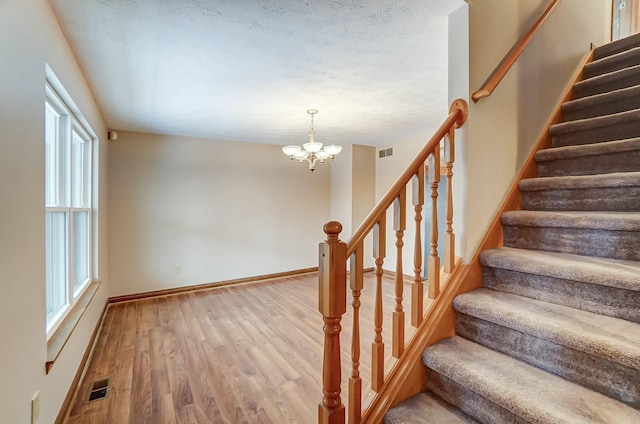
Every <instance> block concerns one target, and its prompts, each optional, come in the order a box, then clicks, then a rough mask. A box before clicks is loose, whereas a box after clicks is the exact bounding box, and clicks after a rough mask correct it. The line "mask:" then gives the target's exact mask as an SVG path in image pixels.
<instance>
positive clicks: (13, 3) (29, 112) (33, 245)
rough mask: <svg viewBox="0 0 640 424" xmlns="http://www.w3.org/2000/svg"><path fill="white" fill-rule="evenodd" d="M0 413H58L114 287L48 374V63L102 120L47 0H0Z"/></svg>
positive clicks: (45, 419)
mask: <svg viewBox="0 0 640 424" xmlns="http://www.w3.org/2000/svg"><path fill="white" fill-rule="evenodd" d="M0 58H1V59H0V60H1V64H0V198H2V199H3V200H2V206H1V207H0V211H1V212H0V234H1V235H2V236H1V242H0V266H1V269H2V271H3V275H2V280H1V281H0V334H2V343H0V376H2V377H1V379H0V421H1V422H3V423H12V424H13V423H16V424H18V423H29V422H31V421H30V420H31V418H30V416H31V405H30V401H31V397H32V396H33V395H34V393H35V392H36V390H39V391H40V402H41V403H40V408H41V412H40V420H39V421H38V422H39V423H41V424H42V423H52V422H53V421H54V420H55V418H56V416H57V414H58V411H59V408H60V406H61V404H62V402H63V400H64V397H65V396H66V394H67V392H68V390H69V386H70V384H71V381H72V379H73V377H74V375H75V372H76V370H77V369H78V365H79V362H80V360H81V357H82V355H83V354H84V352H85V349H86V347H87V344H88V341H89V338H90V335H91V332H92V331H93V329H94V328H95V325H96V322H97V318H98V316H99V315H100V312H101V311H102V308H103V306H104V304H105V301H106V295H107V291H108V287H107V286H108V277H107V273H106V267H104V266H101V267H100V270H101V274H100V275H99V278H101V279H102V280H103V284H102V286H101V288H100V290H99V291H98V293H97V295H96V297H95V298H94V300H93V301H92V303H91V304H90V306H89V308H88V310H87V311H86V313H85V315H84V316H83V317H82V319H81V320H80V322H79V324H78V326H77V327H76V329H75V331H74V333H73V336H72V337H71V338H70V339H69V341H68V343H67V345H66V346H65V348H64V349H63V350H62V353H61V356H60V357H59V358H58V360H57V361H56V363H55V365H54V366H53V369H52V370H51V372H50V373H49V375H45V361H46V346H47V340H46V334H45V285H44V281H45V268H44V262H45V260H44V230H45V229H44V99H45V90H44V85H45V63H49V65H50V66H51V68H52V69H53V71H54V72H55V73H56V74H57V76H58V77H59V78H60V80H61V81H62V83H63V84H64V86H65V88H66V89H67V91H68V92H69V94H70V95H71V97H72V98H73V99H74V101H75V103H76V104H77V105H78V107H79V108H80V110H81V111H82V112H83V114H84V115H85V117H86V118H87V120H88V122H89V123H90V125H91V126H92V127H93V129H94V131H96V133H97V134H98V136H100V137H102V136H105V135H106V127H105V125H104V122H103V120H102V118H101V114H100V111H99V110H98V107H97V106H96V104H95V102H94V99H93V98H92V94H91V92H90V90H89V88H88V86H87V84H86V83H85V81H84V77H83V75H82V72H81V71H80V68H79V66H78V64H77V63H76V61H75V58H74V56H73V54H72V52H71V50H70V48H69V46H68V45H67V43H66V41H65V39H64V37H63V35H62V33H61V31H60V29H59V27H58V25H57V22H56V20H55V17H54V15H53V12H52V11H51V9H50V7H49V5H48V3H47V2H46V1H45V0H1V1H0ZM99 149H100V155H101V160H100V176H101V178H102V181H101V185H100V193H99V194H100V197H99V199H98V200H99V204H100V206H101V207H102V208H103V210H102V211H101V214H100V223H99V226H100V246H99V247H100V254H99V258H98V260H99V262H100V264H106V263H107V261H108V258H107V249H106V245H107V239H106V234H105V232H104V230H105V228H106V224H107V214H106V166H105V164H106V162H105V161H106V154H105V153H106V152H105V151H104V150H105V145H104V143H103V142H102V141H101V143H100V146H99Z"/></svg>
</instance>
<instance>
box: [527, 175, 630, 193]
mask: <svg viewBox="0 0 640 424" xmlns="http://www.w3.org/2000/svg"><path fill="white" fill-rule="evenodd" d="M636 186H640V172H616V173H612V174H597V175H570V176H559V177H537V178H527V179H523V180H522V181H520V184H519V188H520V190H521V191H543V190H554V189H568V190H570V189H579V188H603V187H636Z"/></svg>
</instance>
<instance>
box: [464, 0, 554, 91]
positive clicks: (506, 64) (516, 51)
mask: <svg viewBox="0 0 640 424" xmlns="http://www.w3.org/2000/svg"><path fill="white" fill-rule="evenodd" d="M558 3H560V0H553V1H552V2H551V4H549V6H547V8H546V9H545V10H544V12H542V14H541V15H540V17H539V18H538V20H537V21H536V22H535V23H534V24H533V25H532V26H531V28H530V29H529V31H527V33H526V34H525V35H523V36H522V37H521V38H520V39H519V40H518V41H517V42H516V43H515V44H514V45H513V47H511V50H509V52H508V53H507V54H506V55H505V56H504V58H503V59H502V61H501V62H500V64H498V66H496V68H495V69H494V70H493V72H492V73H491V75H490V76H489V78H487V80H486V81H485V83H484V84H483V85H482V87H480V89H479V90H478V91H476V92H475V93H473V94H472V95H471V99H472V100H473V101H474V102H475V103H477V102H478V100H480V99H484V98H485V97H489V96H490V95H491V93H493V90H495V89H496V87H497V86H498V84H500V81H502V79H503V78H504V77H505V75H506V74H507V72H509V69H511V67H512V66H513V64H514V63H515V62H516V60H518V58H519V57H520V54H522V52H523V51H524V49H525V48H526V47H527V45H528V44H529V42H530V41H531V39H532V38H533V36H534V35H535V34H536V32H537V31H538V29H540V26H541V25H542V24H543V23H544V21H545V20H546V19H547V17H548V16H549V14H550V13H551V11H552V10H553V9H554V8H555V7H556V6H557V5H558Z"/></svg>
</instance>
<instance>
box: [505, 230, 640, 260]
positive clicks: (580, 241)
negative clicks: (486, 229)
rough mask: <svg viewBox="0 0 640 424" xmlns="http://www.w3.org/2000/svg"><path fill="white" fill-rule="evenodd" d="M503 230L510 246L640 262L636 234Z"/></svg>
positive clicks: (639, 248)
mask: <svg viewBox="0 0 640 424" xmlns="http://www.w3.org/2000/svg"><path fill="white" fill-rule="evenodd" d="M503 228H504V245H505V246H507V247H516V248H519V249H533V250H543V251H548V252H558V253H571V254H576V255H583V256H597V257H601V258H612V259H626V260H630V261H638V260H640V233H639V232H636V231H616V230H596V229H582V228H562V227H524V226H512V225H504V227H503Z"/></svg>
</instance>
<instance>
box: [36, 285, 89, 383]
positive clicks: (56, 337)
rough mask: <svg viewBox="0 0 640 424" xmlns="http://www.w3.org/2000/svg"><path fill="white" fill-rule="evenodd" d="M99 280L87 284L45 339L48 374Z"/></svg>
mask: <svg viewBox="0 0 640 424" xmlns="http://www.w3.org/2000/svg"><path fill="white" fill-rule="evenodd" d="M100 284H101V282H100V281H92V282H90V283H89V285H88V286H87V288H86V290H85V291H84V293H82V296H80V299H78V301H77V302H76V303H75V305H74V306H73V308H72V309H71V311H70V312H69V314H68V315H67V316H66V317H65V318H64V319H63V321H62V323H61V324H60V326H59V327H58V328H57V329H56V331H55V332H54V333H53V334H52V335H51V337H50V338H49V340H48V341H47V362H46V364H45V371H46V373H47V374H49V371H50V370H51V368H53V364H54V363H55V362H56V359H58V356H60V352H62V349H63V348H64V347H65V345H66V344H67V341H68V340H69V338H70V337H71V334H73V330H74V329H75V328H76V325H78V322H80V319H81V318H82V315H84V312H85V311H86V310H87V307H88V306H89V303H91V300H92V299H93V297H94V296H95V294H96V293H97V291H98V287H100Z"/></svg>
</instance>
